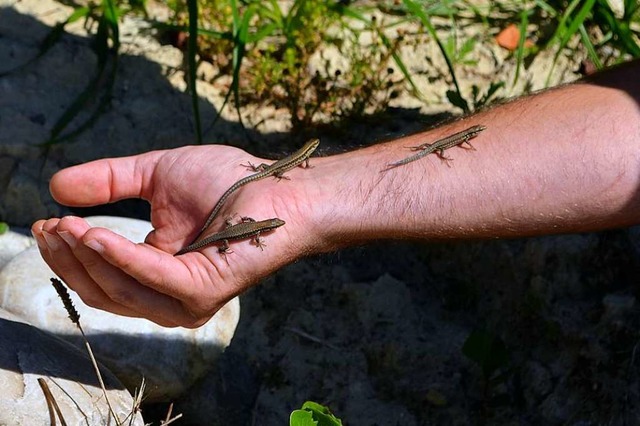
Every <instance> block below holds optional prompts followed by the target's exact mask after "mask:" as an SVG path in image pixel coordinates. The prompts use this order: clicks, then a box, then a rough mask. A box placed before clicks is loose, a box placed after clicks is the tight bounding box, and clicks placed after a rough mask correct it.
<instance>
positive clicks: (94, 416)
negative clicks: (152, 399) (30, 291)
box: [0, 309, 144, 426]
mask: <svg viewBox="0 0 640 426" xmlns="http://www.w3.org/2000/svg"><path fill="white" fill-rule="evenodd" d="M0 347H1V348H2V350H1V351H0V383H2V392H0V425H18V426H20V425H25V426H31V425H48V424H50V421H49V409H48V408H47V403H46V400H45V397H44V394H43V390H42V388H41V386H40V385H39V383H38V379H39V378H41V379H43V380H44V381H45V382H46V384H47V385H48V388H49V390H50V391H51V394H52V395H53V398H54V400H55V401H56V403H57V405H58V406H59V408H60V411H61V412H62V416H63V418H64V419H65V421H66V423H67V424H69V425H80V424H90V425H107V424H114V421H113V419H111V421H109V414H108V413H109V411H108V407H107V405H106V403H105V401H104V394H103V392H102V390H101V388H100V386H99V385H98V381H97V379H96V375H95V370H94V368H93V366H92V364H91V362H90V361H89V358H88V356H87V353H86V351H85V352H82V351H80V350H78V349H77V348H76V347H74V346H72V345H70V344H69V343H67V342H65V341H63V340H61V339H59V338H57V337H55V336H52V335H50V334H49V333H46V332H44V331H42V330H38V329H37V328H35V327H33V326H31V325H29V324H27V323H26V322H24V321H23V320H21V319H19V318H18V317H16V316H14V315H12V314H10V313H9V312H7V311H4V310H2V309H0ZM100 370H101V373H102V377H103V380H104V382H105V387H106V389H107V397H108V398H109V403H110V404H111V406H112V407H113V410H114V412H115V414H116V416H118V418H119V419H120V420H124V419H126V418H127V415H128V414H129V413H130V412H131V407H133V398H132V397H131V395H130V394H129V392H127V391H126V389H125V388H124V386H123V385H122V384H121V383H120V382H118V380H117V379H116V378H115V376H114V375H113V374H112V373H110V372H109V371H108V370H107V369H106V368H104V367H101V369H100ZM85 416H86V417H85ZM127 419H128V418H127ZM126 424H129V422H128V421H127V422H126ZM132 424H134V425H143V424H144V422H143V420H142V417H141V416H140V414H139V413H138V414H136V415H135V417H134V421H133V422H132Z"/></svg>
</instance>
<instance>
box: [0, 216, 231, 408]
mask: <svg viewBox="0 0 640 426" xmlns="http://www.w3.org/2000/svg"><path fill="white" fill-rule="evenodd" d="M87 220H88V221H89V223H91V224H92V226H102V227H106V228H110V229H112V230H113V231H114V232H117V233H118V234H120V235H123V236H125V237H126V238H129V239H130V240H132V241H136V242H139V241H143V240H144V237H145V236H146V234H147V233H148V232H149V231H150V230H151V225H150V223H149V222H146V221H141V220H136V219H127V218H117V217H92V218H87ZM54 276H55V275H54V274H53V272H52V271H51V270H50V269H49V267H48V266H47V265H46V264H45V262H44V261H43V260H42V258H41V257H40V253H39V252H38V250H37V248H36V247H33V248H31V249H28V250H25V251H24V252H22V253H21V254H19V255H18V256H17V257H15V258H14V259H13V260H11V261H10V262H9V263H8V264H7V265H6V266H5V267H4V269H3V270H2V271H0V307H2V308H4V309H6V310H8V311H10V312H13V313H14V314H17V315H20V316H21V317H23V318H26V319H28V320H29V322H31V323H32V324H34V325H36V326H37V327H39V328H41V329H44V330H47V331H49V332H52V333H56V334H59V335H60V336H61V337H63V338H65V339H66V340H68V341H70V342H72V343H74V344H76V345H78V346H82V345H83V343H82V341H81V340H80V339H79V336H78V332H77V329H76V327H75V325H74V324H73V323H72V322H71V321H69V319H68V318H67V313H66V311H65V310H64V308H63V305H62V302H61V301H60V300H59V299H58V296H57V294H56V292H55V290H54V289H53V287H52V286H51V283H50V278H51V277H54ZM71 298H72V300H73V303H74V304H75V306H76V309H77V310H78V312H79V313H80V321H81V324H82V327H83V329H84V330H85V333H86V334H87V336H88V338H89V341H90V342H91V345H92V347H93V350H94V352H95V354H96V357H98V358H99V360H100V361H101V362H103V363H104V364H105V365H107V366H108V367H109V368H110V369H111V371H113V373H114V374H115V375H116V376H117V377H118V378H119V379H120V380H121V381H122V382H123V383H124V384H125V385H126V386H127V387H128V388H129V389H130V390H133V389H134V388H135V387H137V386H139V384H140V381H141V379H142V377H143V376H144V378H145V379H146V380H147V384H148V388H147V389H148V392H149V394H148V396H147V399H146V401H150V402H151V401H167V400H170V399H174V398H177V397H178V396H179V395H181V394H182V393H183V392H184V391H185V390H186V389H187V388H188V387H189V386H191V385H192V384H193V383H194V382H195V381H196V380H197V379H199V378H200V377H202V376H203V375H204V374H205V373H206V372H207V371H208V370H209V369H210V368H212V367H213V366H214V365H215V361H216V359H217V357H218V355H219V354H220V353H221V352H222V351H223V350H224V348H226V347H227V346H228V345H229V343H230V341H231V338H232V337H233V333H234V331H235V328H236V325H237V323H238V319H239V316H240V305H239V302H238V300H237V298H236V299H234V300H232V301H231V302H229V303H228V304H227V305H225V306H224V307H223V308H222V309H221V310H220V311H219V312H218V313H217V314H216V315H215V316H214V317H213V318H212V319H211V320H210V321H209V322H208V323H207V324H205V325H204V326H202V327H200V328H198V329H195V330H190V329H183V328H173V329H170V328H163V327H160V326H158V325H156V324H154V323H152V322H150V321H147V320H144V319H139V318H128V317H121V316H118V315H114V314H111V313H108V312H104V311H101V310H97V309H93V308H91V307H88V306H86V305H84V304H83V303H82V301H81V300H80V298H79V297H77V296H76V295H75V294H74V293H72V294H71Z"/></svg>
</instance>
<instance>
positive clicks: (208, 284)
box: [83, 228, 231, 325]
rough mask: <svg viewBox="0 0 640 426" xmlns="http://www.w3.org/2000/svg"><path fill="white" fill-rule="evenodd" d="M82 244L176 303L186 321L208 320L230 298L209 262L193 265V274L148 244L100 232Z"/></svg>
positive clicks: (95, 230) (89, 234)
mask: <svg viewBox="0 0 640 426" xmlns="http://www.w3.org/2000/svg"><path fill="white" fill-rule="evenodd" d="M83 242H84V244H86V245H87V246H88V247H90V248H91V249H93V250H96V251H97V252H98V253H99V254H100V255H101V256H102V257H103V258H104V259H105V260H106V261H107V262H109V263H110V264H111V265H113V266H114V267H116V268H118V269H120V270H122V271H123V272H125V273H126V274H127V275H129V276H131V277H133V279H134V280H137V281H138V282H140V283H141V284H143V285H144V286H146V287H149V288H151V289H153V290H155V291H158V292H160V293H163V294H165V295H167V296H170V297H171V298H175V299H177V300H179V301H180V302H181V303H182V306H184V307H187V308H183V310H185V313H186V311H187V310H188V311H189V312H190V315H191V318H190V319H189V317H185V318H184V320H185V321H189V320H191V321H194V319H195V320H196V321H199V320H202V319H203V318H205V317H210V316H211V315H213V314H214V313H215V311H216V310H217V309H219V308H220V307H221V306H222V305H223V304H224V302H226V301H227V300H229V299H230V298H231V292H230V291H224V289H222V288H216V287H215V283H216V282H217V283H220V282H222V280H221V279H220V276H219V275H218V274H217V271H215V270H213V269H214V268H215V267H214V266H212V263H211V262H209V261H207V262H205V263H204V264H198V265H195V266H194V267H193V270H194V271H195V272H194V273H192V272H191V270H190V268H189V267H187V265H186V264H185V263H183V261H182V260H181V259H179V258H176V257H173V256H171V255H170V254H168V253H166V252H164V251H161V250H158V249H156V248H154V247H151V246H149V245H147V244H134V243H132V242H130V241H128V240H127V239H125V238H123V237H121V236H119V235H117V234H114V233H112V232H110V231H109V230H107V229H103V228H92V229H91V230H89V231H88V232H87V233H86V234H85V236H84V238H83ZM212 282H213V283H212ZM163 309H176V308H175V306H174V307H169V306H166V307H164V308H163ZM183 325H184V324H183Z"/></svg>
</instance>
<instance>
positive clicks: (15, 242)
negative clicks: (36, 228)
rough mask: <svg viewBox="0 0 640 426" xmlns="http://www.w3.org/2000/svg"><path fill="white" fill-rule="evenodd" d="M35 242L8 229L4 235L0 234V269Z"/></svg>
mask: <svg viewBox="0 0 640 426" xmlns="http://www.w3.org/2000/svg"><path fill="white" fill-rule="evenodd" d="M35 243H36V242H35V240H34V239H33V238H31V237H28V236H26V235H24V234H23V233H21V232H16V231H13V230H12V229H9V230H8V231H7V232H5V233H4V234H0V269H2V268H3V267H4V265H6V264H7V263H8V262H9V261H10V260H11V259H13V258H14V257H15V256H16V255H17V254H18V253H21V252H23V251H25V250H26V249H28V248H29V247H33V246H34V245H35Z"/></svg>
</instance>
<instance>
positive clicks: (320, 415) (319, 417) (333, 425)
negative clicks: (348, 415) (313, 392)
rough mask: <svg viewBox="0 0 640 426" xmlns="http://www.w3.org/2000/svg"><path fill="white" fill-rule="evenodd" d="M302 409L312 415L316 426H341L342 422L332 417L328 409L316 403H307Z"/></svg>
mask: <svg viewBox="0 0 640 426" xmlns="http://www.w3.org/2000/svg"><path fill="white" fill-rule="evenodd" d="M302 409H303V410H306V411H308V412H310V413H311V414H312V417H313V420H315V421H316V422H317V424H318V426H342V421H341V420H340V419H338V418H337V417H336V416H334V415H333V414H332V413H331V411H330V410H329V408H327V407H325V406H324V405H321V404H318V403H317V402H313V401H307V402H305V403H304V404H302Z"/></svg>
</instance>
